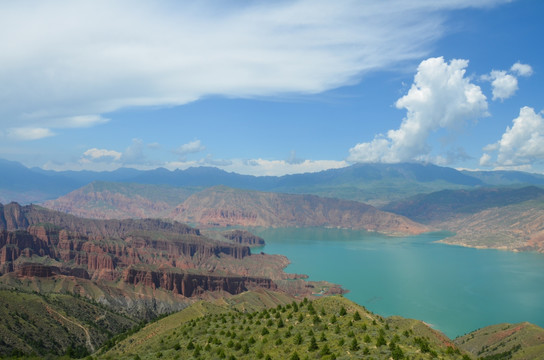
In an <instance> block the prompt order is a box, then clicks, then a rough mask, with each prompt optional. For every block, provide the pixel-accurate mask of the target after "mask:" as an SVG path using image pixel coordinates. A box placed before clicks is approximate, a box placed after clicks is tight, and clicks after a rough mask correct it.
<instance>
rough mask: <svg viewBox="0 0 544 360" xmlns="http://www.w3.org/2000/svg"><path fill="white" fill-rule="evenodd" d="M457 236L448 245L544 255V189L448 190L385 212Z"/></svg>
mask: <svg viewBox="0 0 544 360" xmlns="http://www.w3.org/2000/svg"><path fill="white" fill-rule="evenodd" d="M384 208H385V209H387V210H388V211H392V212H395V213H398V214H402V215H404V216H408V217H410V218H412V219H414V220H416V221H420V222H422V223H424V224H428V225H430V226H433V227H435V228H438V229H443V230H448V231H452V232H454V233H455V235H454V236H451V237H449V238H446V239H444V240H442V241H441V242H444V243H447V244H454V245H461V246H468V247H475V248H493V249H502V250H511V251H538V252H544V189H542V188H540V187H536V186H526V187H522V188H481V189H476V190H443V191H439V192H435V193H431V194H423V195H418V196H414V197H412V198H409V199H406V200H403V201H399V202H395V203H391V204H389V205H388V206H386V207H384Z"/></svg>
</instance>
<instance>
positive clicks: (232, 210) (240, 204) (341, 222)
mask: <svg viewBox="0 0 544 360" xmlns="http://www.w3.org/2000/svg"><path fill="white" fill-rule="evenodd" d="M169 217H170V218H172V219H175V220H177V221H181V222H187V223H197V224H200V225H208V226H264V227H289V226H293V227H306V226H328V227H341V228H352V229H364V230H368V231H376V232H380V233H385V234H390V235H407V234H420V233H422V232H425V231H429V228H428V227H426V226H424V225H421V224H418V223H416V222H414V221H412V220H409V219H408V218H406V217H404V216H399V215H396V214H392V213H388V212H384V211H380V210H378V209H376V208H374V207H372V206H370V205H366V204H363V203H360V202H356V201H348V200H339V199H332V198H322V197H318V196H315V195H295V194H279V193H266V192H259V191H246V190H237V189H232V188H227V187H224V186H216V187H212V188H208V189H205V190H203V191H201V192H199V193H196V194H194V195H191V196H190V197H189V198H188V199H187V200H185V201H184V202H183V203H182V204H180V205H179V206H178V207H176V209H175V210H174V211H173V212H172V213H171V214H170V215H169Z"/></svg>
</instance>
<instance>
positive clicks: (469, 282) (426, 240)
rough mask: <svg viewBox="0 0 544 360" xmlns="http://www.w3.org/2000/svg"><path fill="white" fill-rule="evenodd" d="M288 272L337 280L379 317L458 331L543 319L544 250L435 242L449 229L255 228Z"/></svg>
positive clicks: (541, 323)
mask: <svg viewBox="0 0 544 360" xmlns="http://www.w3.org/2000/svg"><path fill="white" fill-rule="evenodd" d="M252 231H253V232H254V233H256V234H257V235H259V236H261V237H263V238H264V239H265V241H266V246H265V247H264V248H263V249H262V250H263V251H264V252H265V253H269V254H282V255H285V256H287V257H288V258H289V260H290V261H291V264H290V265H289V266H288V267H287V269H286V271H287V272H290V273H303V274H307V275H309V277H310V278H309V279H310V280H327V281H330V282H333V283H337V284H341V285H342V286H343V287H344V288H345V289H348V290H349V291H350V292H349V293H348V294H346V295H345V296H346V297H347V298H349V299H351V300H353V301H355V302H356V303H358V304H360V305H363V306H365V307H366V308H367V309H369V310H371V311H372V312H375V313H377V314H380V315H383V316H390V315H401V316H403V317H407V318H414V319H419V320H423V321H425V322H426V323H428V324H430V325H431V326H433V327H434V328H436V329H438V330H440V331H442V332H444V333H445V334H446V335H448V336H449V337H450V338H455V337H457V336H459V335H463V334H465V333H468V332H470V331H473V330H476V329H478V328H481V327H484V326H487V325H492V324H497V323H502V322H510V323H517V322H522V321H529V322H532V323H534V324H537V325H539V326H544V255H542V254H535V253H514V252H507V251H499V250H477V249H470V248H464V247H460V246H451V245H445V244H439V243H436V242H435V241H437V240H440V239H443V238H444V237H446V236H447V233H440V232H435V233H428V234H423V235H419V236H412V237H403V238H393V237H387V236H383V235H378V234H375V233H368V232H365V231H356V230H343V229H324V228H287V229H285V228H283V229H281V228H280V229H252Z"/></svg>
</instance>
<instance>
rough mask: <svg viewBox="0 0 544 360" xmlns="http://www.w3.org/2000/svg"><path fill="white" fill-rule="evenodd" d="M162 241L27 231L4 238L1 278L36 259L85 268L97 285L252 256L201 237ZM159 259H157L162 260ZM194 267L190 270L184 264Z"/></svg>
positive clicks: (39, 228) (0, 238)
mask: <svg viewBox="0 0 544 360" xmlns="http://www.w3.org/2000/svg"><path fill="white" fill-rule="evenodd" d="M170 236H171V238H168V237H167V238H164V234H163V238H162V239H158V238H154V237H153V236H151V235H147V236H146V235H145V234H135V235H130V236H127V237H126V238H122V239H113V240H112V239H105V240H93V239H92V238H93V237H94V236H91V237H89V236H86V235H80V234H78V233H76V232H70V231H68V230H64V229H62V230H61V229H59V228H57V227H54V226H50V225H32V226H30V227H29V228H28V231H23V230H17V231H6V230H2V231H1V232H0V274H1V273H6V272H11V271H14V266H13V263H14V262H15V261H17V260H18V259H19V258H31V257H32V256H33V255H37V256H40V257H49V258H51V259H54V260H56V261H61V262H63V263H69V264H71V265H70V266H72V267H76V268H82V269H84V270H85V271H88V273H89V274H91V277H92V278H93V279H107V280H114V279H115V277H116V275H115V271H116V270H117V269H118V268H124V267H127V266H130V265H135V264H150V265H161V266H172V267H180V268H184V267H185V268H187V267H191V268H194V267H198V264H200V263H202V262H204V261H206V259H208V258H210V257H219V256H229V257H232V258H233V259H237V260H239V259H242V258H244V257H246V256H249V255H250V254H251V251H250V249H249V247H247V246H241V245H236V244H228V243H225V242H218V241H214V240H211V239H206V238H204V237H202V236H198V235H194V234H190V235H183V234H182V236H180V235H175V234H170ZM157 255H158V256H157ZM187 263H189V264H192V266H187V265H183V264H187Z"/></svg>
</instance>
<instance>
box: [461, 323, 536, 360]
mask: <svg viewBox="0 0 544 360" xmlns="http://www.w3.org/2000/svg"><path fill="white" fill-rule="evenodd" d="M455 343H456V344H457V345H458V346H459V347H461V348H463V349H464V350H466V351H468V352H470V353H471V354H473V355H474V356H478V358H481V359H514V360H515V359H542V358H543V357H544V329H542V328H541V327H539V326H536V325H533V324H530V323H527V322H524V323H520V324H497V325H492V326H487V327H485V328H483V329H479V330H476V331H474V332H471V333H470V334H467V335H465V336H460V337H458V338H457V339H455Z"/></svg>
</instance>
